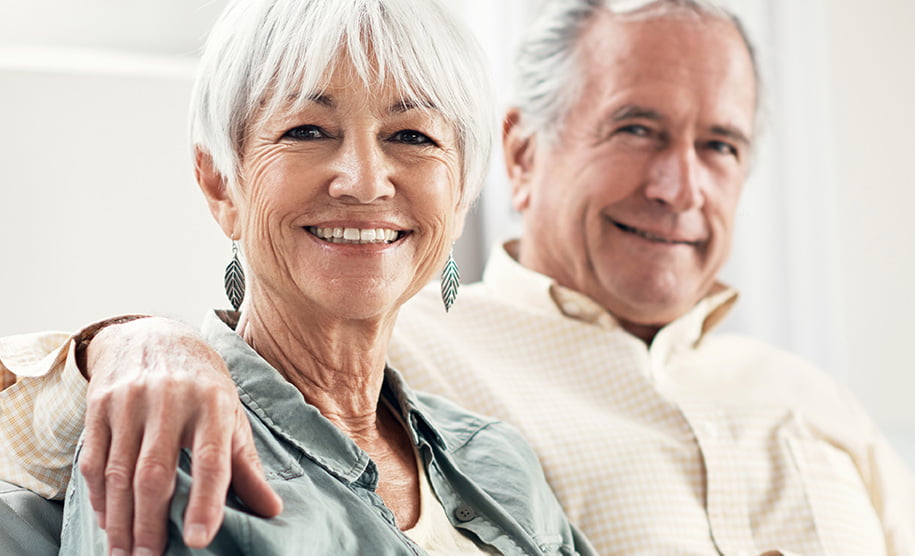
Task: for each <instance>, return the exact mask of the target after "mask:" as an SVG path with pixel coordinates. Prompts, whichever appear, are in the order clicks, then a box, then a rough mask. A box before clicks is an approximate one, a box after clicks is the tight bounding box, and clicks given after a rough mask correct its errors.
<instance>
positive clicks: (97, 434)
mask: <svg viewBox="0 0 915 556" xmlns="http://www.w3.org/2000/svg"><path fill="white" fill-rule="evenodd" d="M110 444H111V431H110V430H109V429H108V424H107V423H105V421H104V420H103V419H102V418H101V417H100V413H99V412H98V411H92V406H91V405H90V406H89V407H88V408H87V410H86V428H85V435H84V437H83V446H82V448H80V452H79V471H80V473H82V475H83V478H84V479H85V480H86V487H87V490H88V493H89V503H90V504H92V509H93V510H95V516H96V520H97V521H98V526H99V527H101V528H102V529H104V528H105V463H106V462H107V461H108V449H109V447H110Z"/></svg>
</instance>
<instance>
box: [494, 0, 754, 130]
mask: <svg viewBox="0 0 915 556" xmlns="http://www.w3.org/2000/svg"><path fill="white" fill-rule="evenodd" d="M602 11H603V12H608V13H611V14H614V15H625V16H627V17H633V18H635V17H645V18H653V17H665V16H668V15H671V14H674V13H684V12H687V13H688V12H692V13H694V14H697V15H700V16H708V17H713V18H719V19H726V20H729V21H731V22H732V23H733V24H734V26H735V27H736V29H737V31H738V32H739V33H740V36H741V38H742V39H743V42H744V44H745V45H746V47H747V51H748V52H749V54H750V59H751V60H752V63H753V71H754V73H755V74H756V87H757V93H758V92H759V89H760V75H759V68H758V64H757V61H756V53H755V50H754V48H753V44H752V42H751V41H750V38H749V36H748V35H747V32H746V29H745V28H744V26H743V24H742V23H741V22H740V19H739V18H738V17H737V16H736V15H734V14H733V13H732V12H731V11H729V10H728V9H727V8H726V7H725V6H724V4H723V3H722V2H720V1H715V0H545V2H544V3H543V6H542V8H541V10H540V12H539V15H538V16H537V18H536V20H535V21H534V23H533V24H532V25H531V26H530V27H528V29H527V31H526V32H525V35H524V37H523V38H522V40H521V45H520V48H519V50H518V54H517V59H516V63H515V76H514V100H513V102H512V104H513V106H515V107H516V108H517V109H518V110H520V112H521V116H522V117H521V125H522V128H521V132H522V133H523V134H525V135H527V136H531V135H533V134H534V133H539V134H542V135H544V137H545V138H546V139H547V140H548V141H549V140H554V139H555V138H556V134H557V132H558V130H559V129H560V127H561V126H562V122H563V121H564V119H565V116H566V114H567V111H568V110H569V108H570V107H571V105H572V104H573V103H575V102H576V101H577V100H578V99H579V95H580V92H581V87H582V86H583V85H584V84H583V83H582V79H581V75H582V74H583V72H582V71H581V70H580V68H579V67H578V65H577V64H578V63H579V58H578V50H579V49H578V43H579V41H580V39H581V37H582V35H583V34H584V32H585V30H586V29H587V28H588V25H589V24H590V23H591V21H593V19H594V17H595V16H596V15H597V14H598V13H600V12H602ZM757 97H758V95H757ZM757 104H759V103H758V101H757Z"/></svg>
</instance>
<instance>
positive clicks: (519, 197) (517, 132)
mask: <svg viewBox="0 0 915 556" xmlns="http://www.w3.org/2000/svg"><path fill="white" fill-rule="evenodd" d="M520 122H521V112H520V111H519V110H518V109H517V108H512V109H511V110H509V111H508V113H507V114H506V115H505V120H504V121H503V122H502V153H503V155H504V156H505V170H506V171H507V172H508V179H509V181H510V182H511V188H512V205H513V206H514V207H515V210H517V211H518V212H524V210H525V209H527V206H528V205H529V204H530V200H531V190H530V181H531V170H532V168H533V166H534V140H533V136H531V135H527V134H523V133H522V132H521V123H520Z"/></svg>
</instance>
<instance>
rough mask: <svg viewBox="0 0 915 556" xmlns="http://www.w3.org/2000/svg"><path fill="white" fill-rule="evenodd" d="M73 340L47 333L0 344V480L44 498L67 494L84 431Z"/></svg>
mask: <svg viewBox="0 0 915 556" xmlns="http://www.w3.org/2000/svg"><path fill="white" fill-rule="evenodd" d="M75 355H76V344H75V342H74V340H73V336H71V335H69V334H65V333H59V332H51V333H41V334H29V335H20V336H11V337H7V338H0V369H2V371H3V375H4V377H5V378H4V381H10V379H9V378H7V377H9V376H11V375H13V376H15V378H16V380H15V383H14V384H12V385H10V386H8V387H6V388H4V390H3V391H2V392H0V479H4V480H6V481H9V482H11V483H14V484H17V485H20V486H23V487H25V488H28V489H29V490H32V491H34V492H36V493H38V494H40V495H42V496H44V497H46V498H53V499H60V498H63V495H64V493H65V491H66V488H67V483H68V482H69V478H70V468H71V467H72V461H73V453H74V451H75V449H76V444H77V441H78V440H79V435H80V433H81V431H82V428H83V419H84V416H85V410H86V401H85V400H86V387H87V384H88V383H87V381H86V379H85V377H83V375H82V373H81V372H80V371H79V368H78V367H77V365H76V358H75Z"/></svg>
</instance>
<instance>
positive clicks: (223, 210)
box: [194, 147, 238, 239]
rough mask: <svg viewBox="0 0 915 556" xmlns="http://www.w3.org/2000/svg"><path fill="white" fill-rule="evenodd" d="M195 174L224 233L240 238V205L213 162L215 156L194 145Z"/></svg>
mask: <svg viewBox="0 0 915 556" xmlns="http://www.w3.org/2000/svg"><path fill="white" fill-rule="evenodd" d="M194 176H196V178H197V185H198V186H200V190H201V191H203V196H204V197H206V199H207V205H209V207H210V213H211V214H212V215H213V218H215V219H216V222H218V223H219V227H220V228H222V231H223V233H225V234H226V235H227V236H228V237H229V238H231V239H238V229H237V228H238V207H237V206H236V204H235V200H234V199H232V196H231V195H230V194H229V185H228V183H227V182H226V178H225V177H223V175H222V174H221V173H220V172H219V170H217V169H216V166H215V165H214V164H213V157H211V156H210V154H209V153H208V152H206V151H204V150H203V149H201V148H200V147H194Z"/></svg>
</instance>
